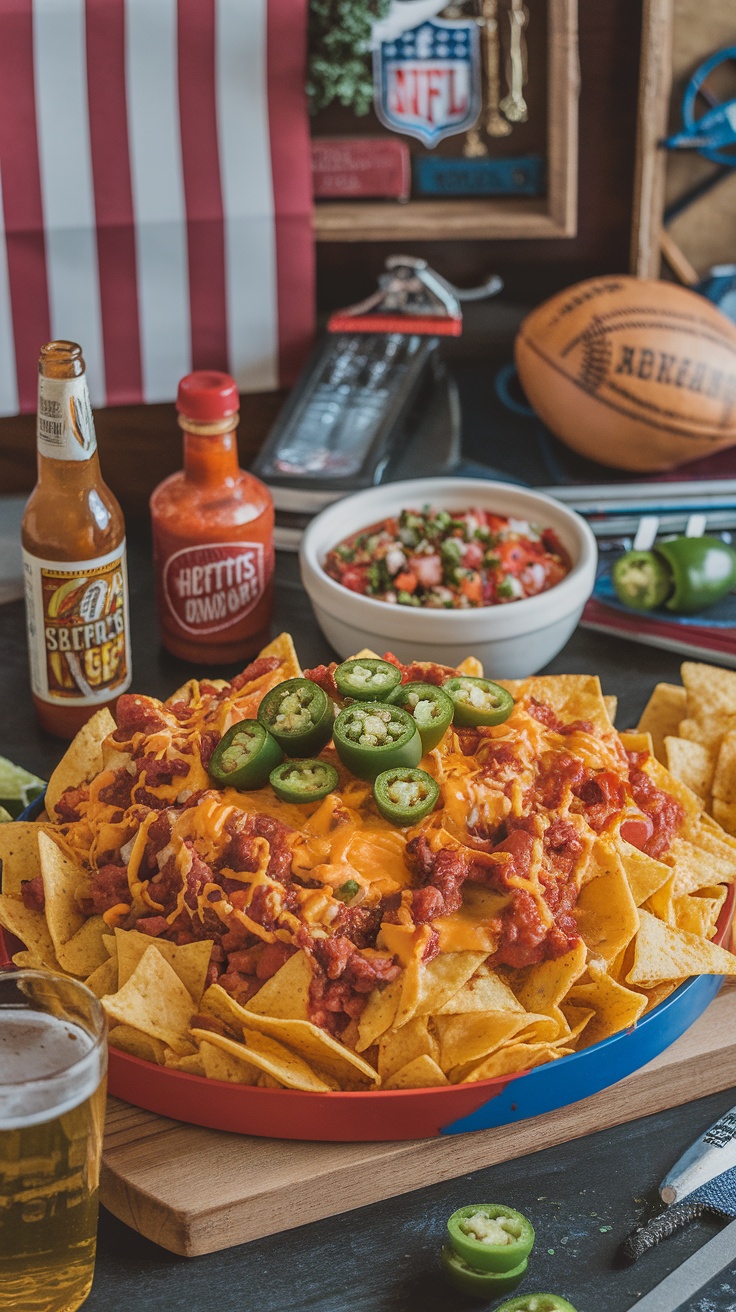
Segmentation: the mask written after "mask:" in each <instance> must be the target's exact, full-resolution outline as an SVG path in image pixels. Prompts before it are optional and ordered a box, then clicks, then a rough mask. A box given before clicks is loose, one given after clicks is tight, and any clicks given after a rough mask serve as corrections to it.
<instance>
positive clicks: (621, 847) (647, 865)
mask: <svg viewBox="0 0 736 1312" xmlns="http://www.w3.org/2000/svg"><path fill="white" fill-rule="evenodd" d="M618 855H619V858H620V860H621V864H622V866H623V868H624V872H625V874H626V878H627V880H628V881H629V888H630V889H631V896H632V897H633V899H634V905H635V906H637V907H640V906H641V904H642V902H646V900H647V898H648V897H651V896H652V894H653V893H656V891H657V889H658V888H661V887H662V885H663V884H666V883H667V880H668V879H669V878H670V876H671V874H672V870H671V867H670V866H668V865H665V863H664V862H663V861H655V859H654V857H653V856H647V854H646V852H640V851H639V848H638V847H632V846H631V844H630V843H627V842H625V841H624V839H622V838H620V839H619V844H618Z"/></svg>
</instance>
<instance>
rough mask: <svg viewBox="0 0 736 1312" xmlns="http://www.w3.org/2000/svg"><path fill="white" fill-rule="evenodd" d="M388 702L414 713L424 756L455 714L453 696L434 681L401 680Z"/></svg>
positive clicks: (441, 735)
mask: <svg viewBox="0 0 736 1312" xmlns="http://www.w3.org/2000/svg"><path fill="white" fill-rule="evenodd" d="M389 701H390V702H392V703H393V704H394V705H395V706H401V707H402V709H403V710H405V711H408V712H409V714H410V715H413V717H414V719H415V720H416V725H417V729H418V730H419V736H420V738H421V740H422V755H424V756H426V754H427V752H431V751H432V748H433V747H436V746H437V744H438V742H440V740H441V739H442V738H443V737H444V735H445V732H446V730H447V729H449V727H450V725H451V724H452V717H453V715H454V714H455V706H454V703H453V700H452V698H451V697H448V695H447V693H446V692H443V691H442V689H441V688H436V687H435V685H434V684H433V683H401V684H399V686H398V688H396V689H395V691H394V692H392V693H391V696H390V698H389Z"/></svg>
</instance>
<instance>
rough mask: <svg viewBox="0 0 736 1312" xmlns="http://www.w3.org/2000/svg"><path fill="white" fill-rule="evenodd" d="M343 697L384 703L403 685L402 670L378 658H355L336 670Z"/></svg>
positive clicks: (340, 692) (338, 686)
mask: <svg viewBox="0 0 736 1312" xmlns="http://www.w3.org/2000/svg"><path fill="white" fill-rule="evenodd" d="M335 683H336V684H337V691H338V692H339V694H340V696H341V697H352V698H353V699H354V700H355V701H359V702H383V701H385V700H386V698H387V697H388V696H389V694H390V693H392V692H393V691H394V689H395V688H396V687H397V685H398V684H400V683H401V670H400V669H398V668H397V666H396V665H392V664H391V663H390V661H382V660H379V659H378V657H377V656H353V658H352V659H351V660H349V661H343V663H342V665H338V667H337V669H336V670H335Z"/></svg>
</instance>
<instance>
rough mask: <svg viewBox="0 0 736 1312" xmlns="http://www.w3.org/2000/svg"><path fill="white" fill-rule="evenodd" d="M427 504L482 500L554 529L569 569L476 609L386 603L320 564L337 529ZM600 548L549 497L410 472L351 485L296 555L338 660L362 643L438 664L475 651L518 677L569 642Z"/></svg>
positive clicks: (497, 671) (338, 537) (492, 669)
mask: <svg viewBox="0 0 736 1312" xmlns="http://www.w3.org/2000/svg"><path fill="white" fill-rule="evenodd" d="M428 504H429V505H432V506H436V507H437V508H438V509H440V510H463V509H470V508H471V507H474V506H480V507H482V508H484V509H486V510H491V511H493V512H494V513H496V514H500V515H511V516H514V517H515V518H517V519H527V520H531V522H532V523H535V524H540V525H542V526H543V527H544V528H553V529H554V530H555V531H556V533H557V534H558V535H559V538H560V541H561V542H562V543H563V545H564V546H565V547H566V549H567V551H568V553H569V555H570V559H571V560H572V562H573V567H572V570H571V571H570V573H569V574H568V575H567V577H566V578H564V579H563V580H562V582H561V583H558V584H557V585H556V586H555V587H554V588H550V590H549V591H548V592H542V593H540V594H539V595H538V596H536V597H528V598H525V599H524V600H522V601H514V602H509V603H507V604H505V605H502V606H479V607H476V608H475V609H473V610H431V609H427V610H421V609H419V608H418V607H416V608H415V607H409V606H393V605H391V604H389V603H388V602H385V601H376V600H375V599H374V598H373V597H363V596H361V595H360V594H359V593H356V592H351V591H350V590H349V589H348V588H344V587H343V586H342V584H341V583H336V582H335V580H334V579H331V578H330V577H329V575H328V574H326V573H325V571H324V569H323V568H322V562H323V561H324V559H325V557H326V555H327V552H328V551H330V550H331V548H332V547H335V546H337V544H338V542H341V541H342V539H343V538H346V537H349V536H350V535H351V534H353V533H358V532H360V530H361V529H363V528H367V527H368V526H369V525H370V524H375V523H377V522H378V521H379V520H382V519H384V518H385V517H386V516H387V515H395V514H398V512H399V511H400V510H404V509H420V508H421V507H422V506H424V505H428ZM597 554H598V553H597V548H596V542H595V538H594V536H593V534H592V533H591V531H590V529H589V527H588V525H587V524H586V523H585V520H584V519H581V517H580V515H577V514H575V512H574V511H572V510H568V509H567V508H566V507H565V506H563V505H561V504H560V502H558V501H553V500H552V498H551V497H545V496H542V495H541V494H540V493H539V492H529V491H527V490H526V489H524V488H519V487H514V486H511V485H509V484H508V483H491V482H487V481H486V480H485V479H475V478H416V479H408V480H406V481H404V482H400V483H387V484H384V485H382V486H381V487H372V488H369V489H368V490H367V491H365V492H356V493H355V494H354V495H353V496H348V497H344V498H343V499H342V500H340V501H336V502H335V503H334V504H333V505H331V506H328V507H327V509H326V510H323V511H322V513H321V514H320V515H317V516H316V518H315V519H313V520H312V522H311V524H310V525H309V527H308V528H307V530H306V532H305V534H304V537H303V539H302V545H301V550H300V553H299V561H300V566H301V575H302V582H303V584H304V587H305V588H306V590H307V593H308V594H309V598H310V600H311V602H312V605H313V607H314V612H315V615H316V616H317V620H318V622H319V626H320V628H321V629H322V632H323V633H324V635H325V637H326V638H327V640H328V641H329V642H330V644H331V645H332V646H333V647H334V648H335V651H337V652H339V654H340V656H341V657H342V658H343V659H345V658H346V657H348V656H352V655H354V654H355V652H357V651H360V650H361V648H363V647H371V648H372V649H373V650H374V651H377V652H379V653H381V652H384V651H392V652H394V654H395V655H396V656H398V657H399V659H400V660H403V661H408V660H425V661H436V662H437V663H438V664H440V665H453V666H454V665H457V664H458V662H459V661H461V660H462V659H463V657H465V656H477V657H478V659H479V660H481V661H482V662H483V668H484V670H485V671H486V674H487V675H488V676H489V677H490V678H493V677H494V676H495V677H496V678H498V679H515V678H519V679H521V678H525V677H526V676H527V675H529V674H534V673H536V671H537V670H541V669H542V667H543V666H544V665H546V664H547V662H548V661H551V659H552V657H553V656H556V655H557V652H558V651H559V650H560V648H561V647H563V646H564V645H565V643H566V642H567V640H568V638H569V637H570V635H571V633H572V631H573V629H574V628H575V626H576V624H577V622H578V620H579V619H580V616H581V613H582V610H583V606H584V605H585V603H586V601H587V600H588V597H589V596H590V594H591V592H592V591H593V584H594V582H595V570H596V560H597Z"/></svg>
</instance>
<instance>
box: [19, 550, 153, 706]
mask: <svg viewBox="0 0 736 1312" xmlns="http://www.w3.org/2000/svg"><path fill="white" fill-rule="evenodd" d="M23 573H24V580H25V592H26V620H27V624H28V651H29V656H30V666H31V686H32V688H33V692H34V694H35V695H36V696H37V697H40V698H41V699H42V701H46V702H57V703H58V702H63V703H64V705H67V706H88V705H91V704H93V703H95V702H98V701H110V699H111V696H117V695H118V694H119V693H121V692H124V691H125V689H126V688H127V687H128V685H129V683H130V678H131V664H130V638H129V632H128V580H127V573H126V566H125V541H123V542H122V543H121V544H120V546H118V547H116V549H115V550H114V551H111V552H109V553H108V555H106V556H99V557H98V558H97V559H96V560H81V561H63V562H60V561H50V560H40V559H39V558H38V556H32V555H31V554H30V553H29V552H27V551H24V552H23Z"/></svg>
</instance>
